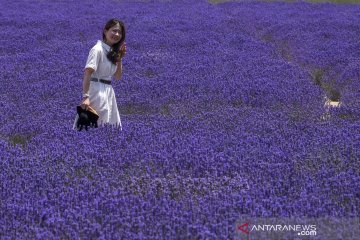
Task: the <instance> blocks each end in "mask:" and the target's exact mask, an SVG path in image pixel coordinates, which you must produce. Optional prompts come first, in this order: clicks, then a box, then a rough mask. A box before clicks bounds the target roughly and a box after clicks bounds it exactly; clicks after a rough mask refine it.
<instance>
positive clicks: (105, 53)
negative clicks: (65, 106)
mask: <svg viewBox="0 0 360 240" xmlns="http://www.w3.org/2000/svg"><path fill="white" fill-rule="evenodd" d="M125 53H126V44H125V27H124V24H123V22H121V21H119V20H116V19H110V20H109V21H108V22H107V23H106V25H105V27H104V29H103V37H102V41H101V40H98V41H97V43H96V45H95V46H94V47H93V48H91V50H90V52H89V56H88V58H87V62H86V66H85V73H84V80H83V99H82V101H81V103H80V105H81V107H82V108H84V109H86V108H87V107H89V106H90V107H92V108H93V109H94V110H95V111H96V112H97V113H98V114H99V119H98V125H104V124H105V123H109V124H111V125H114V126H117V127H120V129H122V127H121V121H120V115H119V111H118V108H117V103H116V98H115V93H114V89H113V88H112V86H111V83H112V79H116V80H120V79H121V75H122V58H123V56H124V55H125ZM77 120H78V115H77V116H76V119H75V122H74V127H73V128H74V129H76V128H77V126H76V125H77V124H76V123H77Z"/></svg>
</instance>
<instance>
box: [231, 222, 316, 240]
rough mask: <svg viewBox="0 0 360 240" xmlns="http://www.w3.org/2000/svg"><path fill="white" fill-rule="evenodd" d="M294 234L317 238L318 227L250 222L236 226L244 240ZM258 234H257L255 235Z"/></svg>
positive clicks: (238, 234)
mask: <svg viewBox="0 0 360 240" xmlns="http://www.w3.org/2000/svg"><path fill="white" fill-rule="evenodd" d="M291 232H292V233H293V234H296V235H298V236H316V225H304V224H250V221H246V222H243V223H237V224H236V235H237V236H238V237H243V239H245V238H246V239H250V236H249V235H250V234H251V235H254V236H260V235H261V236H263V235H264V234H266V233H267V234H269V236H270V235H271V236H275V235H278V236H279V235H282V234H284V233H287V234H289V233H291ZM255 233H257V234H255ZM260 233H261V234H260Z"/></svg>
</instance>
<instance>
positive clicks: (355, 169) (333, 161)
mask: <svg viewBox="0 0 360 240" xmlns="http://www.w3.org/2000/svg"><path fill="white" fill-rule="evenodd" d="M2 4H3V5H4V8H5V9H7V11H5V12H4V13H3V14H2V15H1V16H0V17H1V25H0V28H1V31H2V32H4V33H6V34H3V35H2V36H1V41H2V42H3V43H4V44H2V46H1V48H0V54H1V55H0V58H1V59H2V60H3V61H2V62H4V64H2V65H1V71H0V77H1V79H3V80H4V81H3V83H2V89H1V97H2V101H1V108H0V109H1V114H0V120H1V122H2V123H4V124H2V125H1V127H0V137H1V139H0V149H1V150H0V151H1V157H2V159H1V162H0V164H1V167H2V169H3V170H2V172H1V176H0V180H1V181H0V182H1V205H0V207H1V211H0V212H1V218H0V223H1V224H0V236H1V238H5V239H6V238H11V237H18V238H24V237H26V238H44V239H47V238H58V239H62V238H86V239H88V238H100V239H112V238H113V239H119V238H120V239H142V238H144V239H146V238H148V239H173V238H180V239H183V238H208V239H228V238H233V236H234V234H235V225H236V222H237V221H238V220H239V219H240V218H241V216H242V215H244V214H247V215H252V216H257V217H259V216H262V217H274V216H281V217H290V216H298V217H299V216H307V217H323V216H334V217H352V216H357V215H358V214H359V208H358V206H359V194H358V193H359V190H360V185H359V182H360V181H359V180H360V179H359V178H360V177H359V169H360V168H359V167H360V166H359V163H358V161H357V159H358V158H359V155H360V153H359V150H360V147H359V145H358V143H359V139H358V136H359V110H358V109H359V102H358V99H359V98H358V94H359V93H358V90H356V89H359V87H360V86H359V79H358V77H357V74H358V73H359V71H358V70H359V51H360V49H359V41H358V40H357V38H358V37H359V33H360V25H359V24H358V23H357V21H356V18H358V15H359V11H358V10H359V7H357V6H350V5H343V6H337V5H313V4H306V3H299V4H285V3H272V4H267V3H254V2H253V3H249V2H247V3H226V4H220V5H212V4H209V3H207V2H200V3H195V1H172V2H153V3H140V2H139V3H134V2H124V1H121V2H117V1H109V2H107V3H104V4H103V5H98V4H95V3H93V2H91V1H86V2H85V3H82V4H81V7H79V5H78V3H73V2H63V3H61V2H58V3H52V4H50V3H46V2H38V3H37V4H29V3H23V2H22V1H19V2H12V3H11V4H10V2H7V1H3V3H2ZM14 9H16V11H15V10H14ZM21 9H26V11H25V10H21ZM44 10H46V11H44ZM20 15H21V18H20V17H19V16H20ZM110 17H118V18H121V19H123V20H124V22H125V23H126V25H127V30H128V32H127V45H128V48H129V51H128V55H127V56H126V59H125V60H124V69H125V74H124V78H123V79H122V80H121V81H120V82H118V83H116V84H115V86H114V88H115V91H116V94H117V96H118V103H119V109H120V113H121V117H122V121H123V128H124V130H123V131H122V132H119V131H118V130H116V129H111V128H100V129H97V130H93V131H89V132H80V133H79V132H76V131H73V130H71V127H72V121H73V119H74V114H75V106H76V104H78V103H79V100H80V96H81V78H82V69H83V66H84V61H85V60H86V56H87V53H88V50H89V49H90V47H91V46H92V45H93V44H95V42H96V40H97V39H99V38H100V37H101V28H102V27H103V24H104V23H105V22H106V20H107V19H108V18H110ZM50 19H51V20H50ZM9 36H10V37H9ZM330 90H334V91H337V92H339V93H340V100H341V102H342V104H343V105H342V107H341V108H340V109H338V110H334V111H331V112H330V113H326V110H325V109H324V107H323V105H324V97H325V96H326V95H328V97H331V96H329V94H330V95H331V93H332V92H331V91H330ZM339 234H341V231H340V232H339Z"/></svg>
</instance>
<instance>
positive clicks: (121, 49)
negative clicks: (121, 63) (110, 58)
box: [119, 43, 126, 58]
mask: <svg viewBox="0 0 360 240" xmlns="http://www.w3.org/2000/svg"><path fill="white" fill-rule="evenodd" d="M125 54H126V43H123V45H121V47H120V49H119V55H120V58H123V57H124V56H125Z"/></svg>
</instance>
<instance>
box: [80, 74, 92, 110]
mask: <svg viewBox="0 0 360 240" xmlns="http://www.w3.org/2000/svg"><path fill="white" fill-rule="evenodd" d="M93 72H94V69H92V68H85V72H84V80H83V99H82V101H81V106H82V107H84V108H86V107H87V106H89V105H90V100H89V95H88V94H89V88H90V78H91V74H92V73H93ZM86 95H87V96H86Z"/></svg>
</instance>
